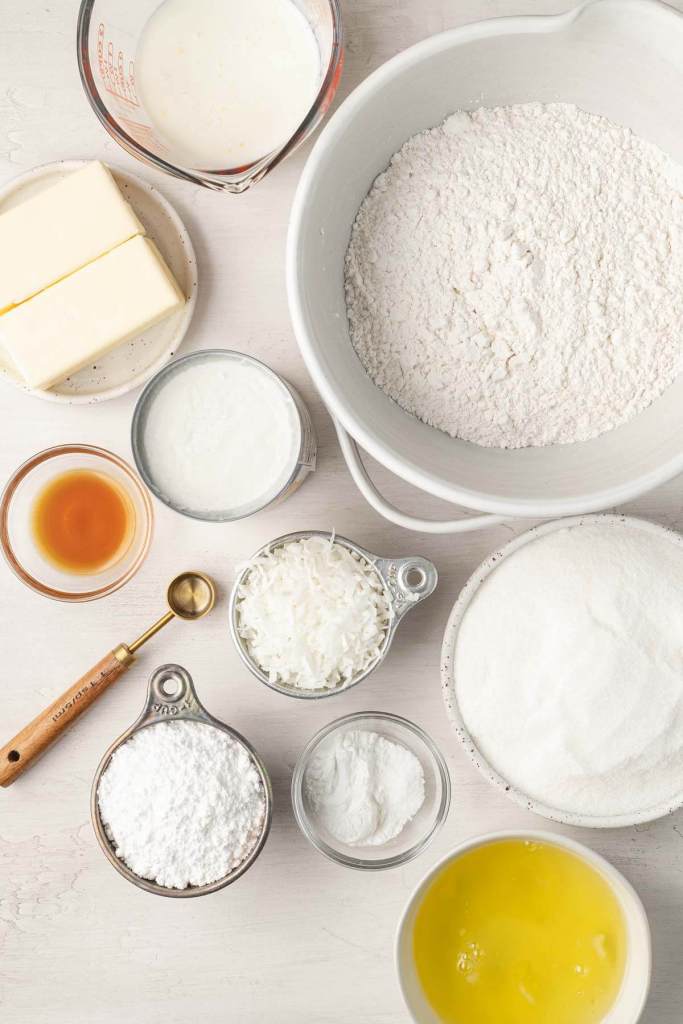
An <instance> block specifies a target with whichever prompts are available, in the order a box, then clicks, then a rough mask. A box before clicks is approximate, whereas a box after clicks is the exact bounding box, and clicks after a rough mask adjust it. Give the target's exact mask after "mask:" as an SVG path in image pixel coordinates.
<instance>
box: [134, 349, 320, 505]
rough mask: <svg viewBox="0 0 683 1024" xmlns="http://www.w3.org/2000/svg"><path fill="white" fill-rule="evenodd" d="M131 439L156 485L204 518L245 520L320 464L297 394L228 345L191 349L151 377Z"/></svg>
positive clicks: (160, 494) (172, 501)
mask: <svg viewBox="0 0 683 1024" xmlns="http://www.w3.org/2000/svg"><path fill="white" fill-rule="evenodd" d="M132 445H133V454H134V456H135V462H136V464H137V467H138V470H139V472H140V474H141V476H142V477H143V479H144V481H145V483H146V484H147V486H148V487H149V488H150V490H151V491H152V492H153V493H154V494H155V495H156V497H157V498H159V500H160V501H162V502H164V504H166V505H168V506H169V507H170V508H172V509H174V510H175V511H176V512H182V513H183V514H185V515H188V516H191V517H193V518H195V519H207V520H214V521H227V520H233V519H242V518H243V517H244V516H248V515H251V514H252V513H254V512H258V511H259V510H260V509H262V508H265V507H266V505H270V504H271V503H272V502H274V501H276V500H281V499H282V498H284V497H286V496H287V495H288V494H290V493H291V492H292V491H293V490H294V489H295V488H296V487H298V485H299V484H300V483H301V482H302V481H303V479H304V478H305V477H306V476H307V474H308V473H309V472H311V470H312V469H314V468H315V451H316V445H315V437H314V434H313V428H312V425H311V421H310V417H309V415H308V411H307V409H306V407H305V406H304V404H303V402H302V400H301V398H300V397H299V395H298V394H297V392H296V391H295V390H294V388H292V387H291V385H289V384H287V383H286V382H285V381H283V380H282V378H281V377H279V376H278V375H277V374H276V373H274V372H273V371H272V370H271V369H269V367H267V366H265V365H264V364H263V363H261V362H259V361H258V360H256V359H253V358H252V357H251V356H247V355H245V354H243V353H240V352H232V351H229V350H227V349H211V350H208V351H203V352H196V353H194V354H193V355H191V356H186V357H185V358H184V359H179V360H178V361H177V362H175V363H172V364H170V365H169V366H168V367H166V368H165V369H164V370H162V371H161V373H159V374H157V376H156V377H154V378H153V379H152V380H151V381H150V383H149V384H148V386H147V387H146V388H145V390H144V391H143V393H142V395H141V396H140V399H139V401H138V404H137V406H136V409H135V414H134V416H133V428H132Z"/></svg>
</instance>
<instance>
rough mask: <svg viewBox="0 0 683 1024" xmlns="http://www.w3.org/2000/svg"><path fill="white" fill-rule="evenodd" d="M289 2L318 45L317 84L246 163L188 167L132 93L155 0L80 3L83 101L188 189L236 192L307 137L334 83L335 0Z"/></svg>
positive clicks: (339, 56)
mask: <svg viewBox="0 0 683 1024" xmlns="http://www.w3.org/2000/svg"><path fill="white" fill-rule="evenodd" d="M247 2H248V0H247ZM292 2H293V3H295V4H296V6H297V7H298V8H299V9H300V11H301V12H302V14H304V16H305V17H306V18H307V20H308V22H309V24H310V26H311V28H312V30H313V33H314V35H315V38H316V40H317V43H318V48H319V50H320V63H321V82H320V87H319V89H318V93H317V95H316V98H315V101H314V102H313V105H312V106H311V108H310V110H309V111H308V113H307V114H306V116H305V117H304V119H303V121H302V122H301V124H300V125H299V127H298V128H297V130H296V131H295V133H294V135H293V136H292V137H291V138H290V139H289V140H288V141H286V142H285V143H283V145H281V146H280V147H279V148H277V149H275V150H273V151H272V152H271V153H265V154H264V155H263V156H262V157H261V158H260V159H258V160H256V161H255V162H253V163H251V164H248V165H246V166H244V167H233V168H229V167H228V168H202V167H190V166H187V164H185V163H184V162H183V161H181V160H180V159H178V158H177V157H176V156H174V154H173V152H172V151H171V150H170V149H169V148H168V147H167V146H166V145H164V144H163V143H162V141H161V140H160V139H159V138H158V136H157V133H156V132H155V129H154V127H153V125H152V122H151V120H150V118H149V117H148V115H147V113H146V111H145V109H144V107H143V105H142V103H141V100H140V97H139V95H138V91H137V89H136V82H135V56H136V52H137V47H138V42H139V40H140V36H141V35H142V32H143V29H144V28H145V25H146V24H147V21H148V20H149V18H150V17H151V15H152V14H153V13H154V11H155V10H156V9H157V8H158V7H159V0H82V2H81V7H80V11H79V15H78V29H77V56H78V68H79V71H80V75H81V82H82V83H83V88H84V89H85V93H86V96H87V97H88V99H89V100H90V104H91V106H92V108H93V110H94V111H95V113H96V114H97V117H98V118H99V120H100V121H101V122H102V124H103V125H104V127H105V128H106V129H107V131H108V132H109V134H110V135H111V137H112V138H113V139H115V140H116V142H118V143H119V145H120V146H122V147H123V148H124V149H125V150H127V152H128V153H130V154H131V156H134V157H137V158H138V160H142V161H143V162H144V163H147V164H150V165H151V166H152V167H157V168H158V169H159V170H162V171H166V173H167V174H172V175H174V176H175V177H176V178H182V179H183V180H185V181H190V182H192V183H193V184H195V185H204V186H205V187H206V188H212V189H215V190H217V191H226V192H234V193H239V192H244V191H245V190H246V189H248V188H249V187H250V186H251V185H253V184H254V183H255V182H257V181H260V180H261V178H263V177H264V176H265V175H266V174H267V173H268V172H269V171H270V170H272V168H273V167H275V166H276V165H277V164H279V163H280V161H281V160H284V158H285V157H287V156H289V154H290V153H292V152H293V151H294V150H295V149H296V148H297V146H299V145H300V144H301V143H302V142H303V141H304V139H306V138H308V136H309V135H310V134H311V133H312V132H313V131H314V130H315V128H316V127H317V126H318V124H319V123H320V121H321V120H322V118H323V117H324V116H325V113H326V112H327V110H328V108H329V106H330V104H331V102H332V99H333V97H334V94H335V92H336V90H337V85H338V84H339V79H340V76H341V70H342V64H343V47H342V23H341V13H340V10H339V3H338V0H292Z"/></svg>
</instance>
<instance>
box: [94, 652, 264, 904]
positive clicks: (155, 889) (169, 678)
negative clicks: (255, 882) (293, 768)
mask: <svg viewBox="0 0 683 1024" xmlns="http://www.w3.org/2000/svg"><path fill="white" fill-rule="evenodd" d="M171 721H174V722H179V721H185V722H201V723H203V724H204V725H207V726H211V727H213V728H214V729H220V730H221V731H222V732H224V733H227V735H228V736H230V738H231V739H233V740H235V741H237V742H238V743H241V744H242V746H243V747H245V749H246V750H247V752H248V753H249V755H250V756H251V759H252V761H253V763H254V765H255V767H256V770H257V771H258V773H259V775H260V777H261V783H262V785H263V796H264V800H265V804H266V809H265V814H264V817H263V826H262V828H261V834H260V836H259V838H258V839H257V841H256V843H255V844H254V847H253V849H252V850H251V851H250V853H248V854H247V856H246V857H245V858H244V860H243V861H242V862H241V863H240V864H238V865H237V867H235V868H233V870H232V871H230V872H229V873H228V874H227V875H225V876H224V877H223V878H219V879H217V880H216V881H215V882H210V883H209V884H207V885H195V886H188V887H187V888H186V889H171V888H169V887H168V886H164V885H158V884H157V883H156V882H153V881H152V880H151V879H149V878H142V877H141V876H140V875H136V874H135V872H134V871H131V869H130V868H129V867H128V865H127V864H126V863H125V862H124V861H122V860H121V858H120V857H117V856H116V852H115V849H114V844H113V842H112V840H111V839H110V837H109V835H108V834H107V830H106V827H105V825H104V823H103V821H102V818H101V816H100V808H99V803H98V799H97V792H98V789H99V785H100V779H101V778H102V774H103V772H104V771H105V770H106V768H107V767H108V765H109V762H110V761H111V758H112V755H113V754H114V752H115V751H116V750H118V748H119V747H121V746H123V744H124V743H126V742H127V741H128V740H129V739H130V738H131V737H132V736H133V735H135V733H137V732H139V731H140V730H141V729H149V728H153V727H154V726H155V725H158V724H159V723H162V722H171ZM208 770H210V768H209V767H208V766H207V771H208ZM90 816H91V819H92V823H93V828H94V829H95V835H96V836H97V840H98V842H99V844H100V846H101V847H102V851H103V853H104V855H105V857H106V858H107V860H108V861H109V862H110V864H112V865H113V866H114V867H115V868H116V870H117V871H118V872H119V874H120V875H123V877H124V878H126V879H127V880H128V881H129V882H132V883H133V885H137V887H138V888H139V889H144V890H145V891H146V892H151V893H154V894H155V895H157V896H174V897H180V898H187V897H193V896H206V895H207V894H208V893H210V892H217V890H218V889H223V888H224V887H225V886H226V885H230V884H231V883H232V882H234V881H235V880H236V879H238V878H239V877H240V875H243V874H244V872H245V871H246V870H247V868H249V867H251V865H252V864H253V863H254V861H255V860H256V858H257V857H258V855H259V853H260V852H261V850H262V849H263V847H264V845H265V842H266V839H267V838H268V833H269V831H270V823H271V819H272V816H273V791H272V788H271V784H270V779H269V777H268V772H267V771H266V767H265V765H264V763H263V761H262V760H261V758H260V757H259V755H258V754H257V753H256V751H255V750H254V748H253V747H252V745H251V744H250V743H249V742H248V740H246V739H245V738H244V736H242V735H241V733H239V732H237V730H236V729H232V728H231V727H230V726H229V725H226V724H225V722H221V721H220V719H218V718H214V717H213V715H211V714H209V712H208V711H207V710H206V708H205V707H204V705H203V704H202V703H201V702H200V700H199V698H198V696H197V692H196V690H195V688H194V683H193V682H192V677H191V675H190V673H189V672H188V671H187V669H184V668H183V667H182V666H181V665H161V667H160V668H158V669H156V670H155V671H154V672H152V675H151V676H150V678H149V683H148V686H147V699H146V700H145V705H144V707H143V709H142V712H141V714H140V716H139V717H138V718H137V719H136V721H135V722H133V724H132V725H131V727H130V728H129V729H127V730H126V731H125V732H124V733H123V734H122V735H121V736H119V738H118V739H116V740H114V742H113V743H112V744H111V746H110V747H109V749H108V750H107V751H106V753H105V755H104V757H103V758H102V760H101V761H100V763H99V766H98V768H97V771H96V772H95V778H94V779H93V784H92V790H91V793H90Z"/></svg>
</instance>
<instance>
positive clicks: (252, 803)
mask: <svg viewBox="0 0 683 1024" xmlns="http://www.w3.org/2000/svg"><path fill="white" fill-rule="evenodd" d="M97 800H98V804H99V809H100V816H101V818H102V823H103V824H104V826H105V829H106V831H107V835H108V836H109V838H110V839H111V840H112V842H113V844H114V848H115V850H116V856H117V857H120V858H121V860H123V861H125V863H126V864H127V865H128V867H129V868H130V869H131V871H134V872H135V874H136V875H139V876H140V877H141V878H151V879H152V880H153V881H155V882H157V883H158V884H159V885H164V886H166V887H168V888H172V889H185V888H186V887H187V886H188V885H208V884H209V883H210V882H215V881H217V880H218V879H219V878H223V877H224V876H225V875H227V874H228V873H229V872H230V871H232V870H233V868H236V867H237V866H238V865H239V864H241V863H242V861H243V860H244V859H245V857H247V856H248V854H249V853H250V852H251V851H252V849H253V848H254V846H255V845H256V843H257V841H258V839H259V836H260V834H261V831H262V828H263V822H264V817H265V812H266V802H265V795H264V790H263V783H262V781H261V775H260V773H259V771H258V770H257V768H256V766H255V764H254V761H253V758H252V757H251V755H250V753H249V751H248V750H247V749H246V747H244V746H243V744H241V743H239V742H238V741H237V740H234V739H232V738H231V737H230V736H228V735H227V734H226V733H224V732H223V731H222V730H221V729H216V728H214V727H213V726H210V725H202V724H201V723H200V722H188V721H180V722H162V723H160V724H156V725H151V726H149V727H148V728H145V729H141V730H140V731H139V732H137V733H135V734H134V735H133V736H132V737H131V739H129V740H128V741H127V742H126V743H124V744H123V746H121V747H119V748H118V750H116V751H115V752H114V754H113V755H112V758H111V761H110V763H109V765H108V767H107V769H106V770H105V771H104V772H103V774H102V778H101V779H100V784H99V788H98V790H97Z"/></svg>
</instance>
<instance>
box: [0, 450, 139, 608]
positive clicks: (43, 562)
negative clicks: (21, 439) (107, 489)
mask: <svg viewBox="0 0 683 1024" xmlns="http://www.w3.org/2000/svg"><path fill="white" fill-rule="evenodd" d="M76 469H80V470H92V471H94V472H97V473H101V474H102V475H104V476H108V477H109V478H110V479H111V480H113V481H114V482H115V483H116V484H118V486H119V487H120V488H121V489H122V490H123V491H125V493H126V495H127V496H128V498H129V500H130V502H131V505H132V508H133V520H134V521H133V527H132V534H131V539H130V543H129V545H128V547H127V549H126V551H125V552H124V554H123V555H122V556H121V557H120V558H118V559H117V560H116V561H115V562H114V563H113V564H111V565H109V566H107V567H106V568H105V569H103V570H101V571H100V572H97V573H91V574H87V573H83V574H80V573H70V572H67V571H65V570H63V569H60V568H58V567H57V566H56V565H54V564H53V563H52V562H50V561H48V560H47V558H45V556H44V555H43V554H42V552H41V551H40V549H39V547H38V545H37V543H36V540H35V538H34V536H33V530H32V526H31V519H32V513H33V505H34V502H35V500H36V498H37V497H38V495H39V494H40V493H41V491H42V490H43V488H44V487H45V485H46V484H47V483H49V482H50V480H53V479H54V478H55V477H56V476H59V475H61V474H62V473H65V472H68V471H69V470H76ZM152 523H153V511H152V502H151V500H150V497H149V495H148V493H147V491H146V490H145V488H144V486H143V484H142V481H141V480H140V478H139V477H138V476H137V474H136V473H135V472H134V471H133V470H132V469H131V467H130V466H129V465H128V463H127V462H124V460H123V459H121V458H119V456H118V455H114V454H113V452H109V451H106V449H104V448H94V447H92V446H91V445H86V444H64V445H58V446H57V447H56V448H47V449H46V450H45V451H42V452H38V453H37V455H34V456H33V458H31V459H29V460H28V461H27V462H25V463H24V464H23V465H22V466H20V467H19V469H17V471H16V472H15V473H14V475H13V476H12V477H11V478H10V480H9V482H8V483H7V485H6V487H5V489H4V491H3V493H2V497H1V498H0V546H1V547H2V552H3V554H4V556H5V558H6V559H7V563H8V565H9V567H10V569H11V570H12V572H13V573H14V574H15V575H16V576H18V577H19V579H20V580H21V581H22V583H25V584H26V586H27V587H31V589H32V590H36V591H37V592H38V593H39V594H43V595H45V596H46V597H51V598H53V599H54V600H56V601H93V600H95V598H98V597H105V596H106V595H107V594H111V593H113V591H115V590H118V589H119V587H122V586H123V585H124V583H127V582H128V580H130V579H132V577H133V576H134V575H135V573H136V572H137V571H138V569H139V568H140V566H141V565H142V563H143V561H144V559H145V556H146V555H147V552H148V551H149V546H150V543H151V540H152Z"/></svg>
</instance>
